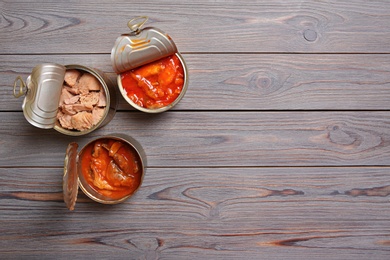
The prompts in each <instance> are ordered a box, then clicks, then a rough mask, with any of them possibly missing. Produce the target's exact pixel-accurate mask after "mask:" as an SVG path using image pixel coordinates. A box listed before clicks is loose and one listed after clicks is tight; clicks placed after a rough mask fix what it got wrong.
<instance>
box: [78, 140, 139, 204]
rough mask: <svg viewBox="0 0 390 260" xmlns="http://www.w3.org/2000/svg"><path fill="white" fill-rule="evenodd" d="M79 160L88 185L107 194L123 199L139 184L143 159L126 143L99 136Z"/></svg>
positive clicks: (85, 149)
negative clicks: (141, 160)
mask: <svg viewBox="0 0 390 260" xmlns="http://www.w3.org/2000/svg"><path fill="white" fill-rule="evenodd" d="M80 161H81V172H82V174H83V177H84V179H85V180H86V181H87V183H88V185H89V186H90V187H91V188H92V189H94V190H95V191H97V192H98V193H100V194H102V195H104V196H107V197H110V198H112V199H120V198H123V197H125V196H127V195H129V194H132V193H133V192H134V191H135V190H136V189H137V188H138V186H139V185H140V182H141V174H142V173H141V167H140V159H139V157H138V155H137V153H136V152H135V150H134V148H133V147H131V146H130V145H128V144H127V143H124V142H121V141H117V140H112V139H99V140H97V141H95V142H93V143H91V144H89V145H88V146H86V147H85V148H84V150H83V152H82V153H81V155H80Z"/></svg>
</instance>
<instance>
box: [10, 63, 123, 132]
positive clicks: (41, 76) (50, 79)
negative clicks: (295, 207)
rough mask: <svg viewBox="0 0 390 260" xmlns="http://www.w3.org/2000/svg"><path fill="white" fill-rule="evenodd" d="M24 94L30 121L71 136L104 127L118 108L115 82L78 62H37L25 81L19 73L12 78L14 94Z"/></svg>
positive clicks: (40, 126)
mask: <svg viewBox="0 0 390 260" xmlns="http://www.w3.org/2000/svg"><path fill="white" fill-rule="evenodd" d="M70 84H73V85H74V86H69V85H70ZM76 85H77V89H76V87H75V86H76ZM23 95H24V96H25V99H24V101H23V105H22V108H23V113H24V116H25V118H26V120H27V121H28V122H29V123H30V124H32V125H34V126H36V127H38V128H43V129H51V128H54V129H55V130H57V131H58V132H60V133H63V134H65V135H70V136H80V135H85V134H88V133H90V132H92V131H94V130H96V129H98V128H100V127H102V126H104V125H105V124H107V123H108V122H109V121H111V119H112V118H113V117H114V114H115V112H116V107H117V97H116V90H115V84H114V83H113V82H112V81H111V80H110V79H109V78H108V77H106V75H105V74H104V73H102V72H101V71H99V70H96V69H92V68H89V67H85V66H81V65H60V64H55V63H44V64H40V65H37V66H36V67H34V68H33V70H32V73H31V75H30V76H28V78H27V80H26V82H24V81H23V79H22V78H21V77H20V76H18V77H17V78H16V79H15V82H14V96H15V97H16V98H19V97H21V96H23Z"/></svg>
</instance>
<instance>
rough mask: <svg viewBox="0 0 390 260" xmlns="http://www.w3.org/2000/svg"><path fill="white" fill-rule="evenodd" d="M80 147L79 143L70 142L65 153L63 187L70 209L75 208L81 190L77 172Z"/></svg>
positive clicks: (66, 202)
mask: <svg viewBox="0 0 390 260" xmlns="http://www.w3.org/2000/svg"><path fill="white" fill-rule="evenodd" d="M78 147H79V146H78V144H77V143H75V142H72V143H70V144H69V145H68V148H67V149H66V155H65V163H64V176H63V183H62V189H63V193H64V202H65V204H66V206H67V207H68V209H69V210H74V206H75V204H76V200H77V193H78V190H79V177H78V172H77V149H78Z"/></svg>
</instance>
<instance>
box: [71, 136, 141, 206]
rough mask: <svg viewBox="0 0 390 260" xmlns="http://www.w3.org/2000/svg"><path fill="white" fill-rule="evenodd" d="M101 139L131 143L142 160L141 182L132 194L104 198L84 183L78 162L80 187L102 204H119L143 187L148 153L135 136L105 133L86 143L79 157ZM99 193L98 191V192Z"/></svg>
mask: <svg viewBox="0 0 390 260" xmlns="http://www.w3.org/2000/svg"><path fill="white" fill-rule="evenodd" d="M100 139H113V140H118V141H122V142H125V143H127V144H128V145H130V146H131V147H132V148H133V149H134V151H135V152H136V153H137V156H138V158H139V160H140V165H141V179H140V183H139V185H138V187H137V188H136V189H135V190H134V191H133V192H132V193H130V194H128V195H126V196H124V197H122V198H120V199H116V200H114V199H103V198H101V197H99V196H97V195H94V194H92V193H91V192H90V191H89V190H88V189H87V188H86V186H88V183H83V181H82V180H81V179H80V175H81V174H82V173H81V172H80V170H79V163H77V164H78V165H77V169H78V186H79V187H80V189H81V190H82V191H83V193H84V194H85V195H87V196H88V197H89V198H90V199H92V200H94V201H96V202H98V203H101V204H118V203H121V202H124V201H125V200H127V199H129V198H130V197H132V196H133V195H134V194H135V193H136V192H137V191H138V190H139V189H140V187H141V185H142V182H143V179H144V176H145V169H146V155H145V152H144V150H143V148H142V146H141V144H140V143H139V142H138V141H136V140H135V139H134V138H132V137H130V136H128V135H124V134H116V133H115V134H110V135H105V136H102V137H99V138H95V139H93V140H91V141H90V142H88V143H87V144H85V145H84V146H83V148H82V149H81V150H80V151H79V152H78V157H79V156H80V155H81V154H82V152H83V151H84V149H85V148H86V147H87V146H88V145H90V144H91V143H93V142H95V141H98V140H100ZM96 193H97V194H98V192H96Z"/></svg>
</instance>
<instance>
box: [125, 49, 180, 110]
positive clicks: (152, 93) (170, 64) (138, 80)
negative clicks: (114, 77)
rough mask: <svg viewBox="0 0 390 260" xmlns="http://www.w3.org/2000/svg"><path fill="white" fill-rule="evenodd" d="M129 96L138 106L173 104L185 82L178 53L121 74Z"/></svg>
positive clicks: (148, 106)
mask: <svg viewBox="0 0 390 260" xmlns="http://www.w3.org/2000/svg"><path fill="white" fill-rule="evenodd" d="M121 80H122V86H123V88H124V89H125V91H126V93H127V96H128V97H129V98H130V99H131V100H132V101H133V102H134V103H135V104H137V105H138V106H140V107H144V108H149V109H156V108H160V107H165V106H167V105H169V104H171V103H172V102H173V101H175V99H176V98H177V97H178V96H179V94H180V92H181V91H182V89H183V84H184V69H183V66H182V64H181V62H180V60H179V58H178V57H177V56H176V55H171V56H168V57H165V58H162V59H160V60H157V61H154V62H151V63H148V64H146V65H143V66H141V67H138V68H136V69H132V70H130V71H127V72H124V73H122V74H121Z"/></svg>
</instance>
